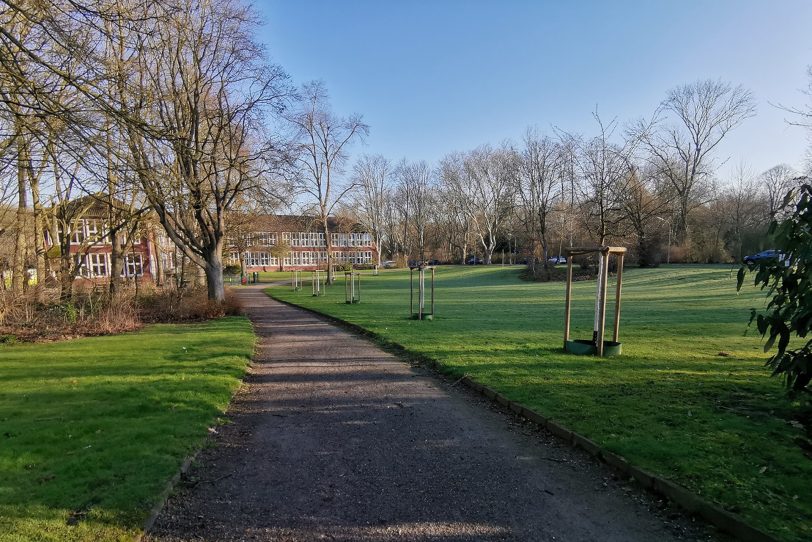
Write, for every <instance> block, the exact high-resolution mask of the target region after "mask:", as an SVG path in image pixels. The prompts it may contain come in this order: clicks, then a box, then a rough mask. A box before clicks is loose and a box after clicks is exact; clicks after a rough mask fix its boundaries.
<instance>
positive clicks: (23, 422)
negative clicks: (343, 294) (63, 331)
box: [0, 317, 254, 542]
mask: <svg viewBox="0 0 812 542" xmlns="http://www.w3.org/2000/svg"><path fill="white" fill-rule="evenodd" d="M253 344H254V335H253V332H252V330H251V325H250V323H249V322H248V320H247V319H245V318H241V317H230V318H222V319H218V320H212V321H209V322H205V323H200V324H184V325H151V326H147V327H145V328H144V329H143V330H141V331H138V332H135V333H129V334H122V335H114V336H105V337H89V338H83V339H77V340H73V341H64V342H56V343H48V344H22V345H15V346H3V345H0V382H2V387H3V390H2V391H3V392H2V394H0V540H2V541H3V542H6V541H15V542H16V541H23V540H43V541H50V540H54V541H57V540H58V541H63V540H71V541H72V540H76V541H80V540H122V539H132V537H133V536H135V535H137V534H138V533H139V532H140V530H141V525H142V523H143V521H144V520H145V518H146V516H147V514H148V513H149V511H150V508H151V507H152V506H153V505H154V504H155V502H156V499H157V498H158V496H159V495H160V493H161V491H162V490H163V489H164V487H165V484H166V483H167V481H168V480H169V479H170V478H171V477H172V476H173V474H174V473H175V472H176V471H177V469H178V468H179V466H180V464H181V462H182V461H183V459H184V457H185V456H187V455H188V454H190V453H192V452H193V451H194V450H196V449H197V448H199V447H200V446H201V444H202V443H203V442H204V440H205V438H206V435H207V427H210V426H212V425H213V424H216V423H217V422H218V417H219V416H220V415H221V414H222V413H223V412H224V411H225V409H226V407H227V406H228V403H229V401H230V399H231V396H232V394H233V393H234V391H235V390H236V389H237V387H238V386H239V383H240V379H241V377H242V375H243V373H244V371H245V368H246V365H247V363H248V360H249V359H250V356H251V353H252V351H253Z"/></svg>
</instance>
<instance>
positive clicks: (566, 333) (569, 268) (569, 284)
mask: <svg viewBox="0 0 812 542" xmlns="http://www.w3.org/2000/svg"><path fill="white" fill-rule="evenodd" d="M571 301H572V255H571V254H567V294H566V300H565V301H564V348H566V347H567V341H568V340H570V304H571Z"/></svg>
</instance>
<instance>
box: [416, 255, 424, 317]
mask: <svg viewBox="0 0 812 542" xmlns="http://www.w3.org/2000/svg"><path fill="white" fill-rule="evenodd" d="M417 282H418V284H417V291H418V298H417V311H418V315H417V319H418V320H422V319H423V309H424V307H425V306H426V270H425V269H424V268H422V267H421V268H420V272H419V274H418V278H417Z"/></svg>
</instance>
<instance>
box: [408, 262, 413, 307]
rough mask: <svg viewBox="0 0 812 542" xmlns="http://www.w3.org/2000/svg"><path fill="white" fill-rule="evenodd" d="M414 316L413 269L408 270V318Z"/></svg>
mask: <svg viewBox="0 0 812 542" xmlns="http://www.w3.org/2000/svg"><path fill="white" fill-rule="evenodd" d="M413 316H414V269H412V268H411V267H410V268H409V317H410V318H411V317H413Z"/></svg>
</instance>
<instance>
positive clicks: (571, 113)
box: [256, 0, 812, 179]
mask: <svg viewBox="0 0 812 542" xmlns="http://www.w3.org/2000/svg"><path fill="white" fill-rule="evenodd" d="M256 6H257V8H259V10H260V12H261V14H262V15H263V17H264V19H265V21H266V24H265V26H264V27H263V28H262V31H261V33H260V39H261V40H262V41H263V42H264V43H266V44H267V46H268V51H269V54H270V56H271V58H272V59H273V60H274V61H275V62H277V63H279V64H281V65H282V66H283V67H284V68H285V69H286V70H287V71H288V73H289V74H290V75H291V77H292V78H293V80H294V81H296V82H298V83H301V82H304V81H309V80H313V79H321V80H323V81H324V82H325V83H326V84H327V88H328V90H329V92H330V96H331V99H332V104H333V109H334V110H335V111H336V112H337V113H340V114H348V113H361V114H362V115H363V116H364V119H365V121H366V122H367V123H368V124H369V125H370V127H371V129H370V135H369V137H368V138H367V140H366V142H365V143H364V144H363V145H358V146H356V147H355V148H354V149H353V152H354V154H356V155H357V154H359V153H361V152H367V153H381V154H383V155H385V156H387V157H388V158H390V159H392V160H399V159H400V158H403V157H405V158H407V159H409V160H426V161H428V162H430V163H435V162H436V161H437V160H438V159H439V158H441V157H442V156H443V155H445V154H446V153H448V152H451V151H455V150H469V149H473V148H475V147H477V146H478V145H481V144H483V143H491V144H499V143H500V142H501V141H503V140H505V139H512V140H514V141H517V140H519V139H520V137H521V135H522V132H523V131H524V129H525V128H526V127H527V126H529V125H537V126H539V127H540V128H541V129H542V130H543V131H548V132H551V131H552V127H553V126H558V127H561V128H562V129H565V130H570V131H576V132H580V133H583V134H585V135H590V134H593V133H594V131H595V125H594V121H593V120H592V118H591V112H592V111H593V110H594V109H595V107H596V106H597V107H598V110H599V111H600V113H601V116H602V117H603V118H604V119H605V120H606V119H611V118H615V117H616V118H617V119H618V120H619V121H620V122H625V121H628V120H633V119H635V118H639V117H643V116H649V115H651V113H652V112H653V111H654V109H655V108H656V106H657V104H658V103H659V102H660V101H661V100H662V99H663V98H664V97H665V95H666V92H667V91H668V89H670V88H672V87H674V86H676V85H679V84H683V83H688V82H691V81H695V80H697V79H705V78H713V79H718V78H721V79H722V80H724V81H728V82H731V83H733V84H741V85H743V86H744V87H746V88H748V89H750V90H751V91H752V92H753V94H754V96H755V99H756V103H757V116H756V117H755V118H752V119H749V120H748V121H746V122H745V124H744V125H743V126H741V127H739V128H738V129H737V130H736V131H735V132H733V133H731V135H730V136H729V139H728V140H727V141H726V142H725V144H724V146H723V148H721V149H720V152H719V153H718V158H719V161H720V162H721V161H722V160H725V159H726V160H727V162H726V163H725V164H723V165H722V166H721V167H720V169H719V176H720V178H722V179H724V178H725V177H728V176H730V174H731V173H732V171H733V169H734V168H735V167H737V166H738V165H739V164H741V163H744V164H746V165H747V166H748V167H750V168H751V169H753V170H754V171H762V170H764V169H767V168H769V167H771V166H773V165H775V164H778V163H782V162H783V163H789V164H791V165H793V166H796V167H800V166H801V165H802V164H803V159H804V155H805V152H806V149H807V147H808V139H807V136H806V133H805V132H804V131H803V130H802V129H800V128H796V127H789V126H787V124H786V122H785V119H786V118H787V114H786V113H785V112H783V111H781V110H779V109H778V108H776V107H774V106H773V105H771V104H785V105H794V106H802V105H806V104H808V103H810V100H812V99H810V98H809V97H807V96H805V95H804V94H803V93H802V90H803V89H805V88H806V87H807V84H808V80H807V73H806V70H807V66H809V65H810V64H812V33H810V32H809V24H810V22H812V1H809V0H797V1H790V0H773V1H769V0H763V1H755V0H754V1H747V0H740V1H732V0H725V1H722V0H713V1H712V0H706V1H704V2H701V1H692V0H683V1H679V2H678V1H670V0H668V1H665V0H664V1H643V0H640V1H617V0H613V1H603V2H597V1H596V2H587V1H580V2H579V1H571V2H565V1H546V2H542V1H538V2H531V1H518V0H514V1H502V2H498V1H496V0H493V1H477V0H471V1H462V0H448V1H440V0H438V1H434V2H431V1H427V0H420V1H418V0H415V1H410V2H407V1H383V0H379V1H369V0H364V1H362V0H358V1H349V0H346V1H341V2H339V1H327V0H320V1H315V0H311V1H295V0H258V1H257V3H256Z"/></svg>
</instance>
